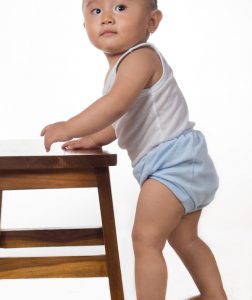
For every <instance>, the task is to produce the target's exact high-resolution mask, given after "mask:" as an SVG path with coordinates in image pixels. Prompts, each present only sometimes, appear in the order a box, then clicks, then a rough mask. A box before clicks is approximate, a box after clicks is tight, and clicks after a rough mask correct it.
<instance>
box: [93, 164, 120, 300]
mask: <svg viewBox="0 0 252 300" xmlns="http://www.w3.org/2000/svg"><path fill="white" fill-rule="evenodd" d="M97 183H98V193H99V201H100V209H101V219H102V228H103V236H104V244H105V250H106V260H107V263H108V264H107V269H108V277H109V285H110V293H111V299H112V300H123V299H124V296H123V286H122V277H121V268H120V260H119V253H118V244H117V237H116V226H115V219H114V210H113V202H112V194H111V187H110V178H109V169H108V168H106V167H104V168H99V171H98V172H97Z"/></svg>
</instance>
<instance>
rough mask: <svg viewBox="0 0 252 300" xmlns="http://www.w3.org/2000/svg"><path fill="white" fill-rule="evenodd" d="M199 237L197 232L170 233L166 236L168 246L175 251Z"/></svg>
mask: <svg viewBox="0 0 252 300" xmlns="http://www.w3.org/2000/svg"><path fill="white" fill-rule="evenodd" d="M198 239H199V237H198V235H197V234H189V235H178V234H171V235H170V236H169V238H168V242H169V244H170V246H171V247H172V248H173V249H174V250H177V251H183V250H185V249H186V248H187V247H190V246H191V245H193V244H194V243H195V242H196V241H197V240H198Z"/></svg>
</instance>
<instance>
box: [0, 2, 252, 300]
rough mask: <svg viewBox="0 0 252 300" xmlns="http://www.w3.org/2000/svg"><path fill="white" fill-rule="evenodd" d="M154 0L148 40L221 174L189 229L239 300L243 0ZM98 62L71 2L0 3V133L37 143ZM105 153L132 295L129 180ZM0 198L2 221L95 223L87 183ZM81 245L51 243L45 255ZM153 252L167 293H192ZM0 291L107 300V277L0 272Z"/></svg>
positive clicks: (244, 194)
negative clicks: (196, 228) (22, 276)
mask: <svg viewBox="0 0 252 300" xmlns="http://www.w3.org/2000/svg"><path fill="white" fill-rule="evenodd" d="M159 2H160V9H161V10H162V11H163V14H164V18H163V21H162V23H161V25H160V28H159V30H158V31H157V32H156V33H155V34H154V35H153V36H152V37H151V39H150V42H153V43H155V44H156V46H157V47H158V48H159V49H160V50H161V52H163V54H164V55H165V56H166V58H167V61H168V62H169V64H170V65H171V67H172V68H173V70H174V74H175V77H176V79H177V81H178V83H179V86H180V88H181V89H182V91H183V93H184V95H185V97H186V99H187V102H188V106H189V109H190V116H191V120H193V121H195V122H196V128H197V129H200V130H202V131H203V132H204V134H205V136H206V138H207V141H208V147H209V151H210V153H211V155H212V157H213V159H214V161H215V164H216V167H217V169H218V171H219V176H220V180H221V186H220V189H219V191H218V193H217V195H216V199H215V201H214V202H213V203H212V204H211V205H210V206H209V207H207V208H206V209H205V210H204V212H203V216H202V219H201V222H200V235H201V236H202V237H203V238H204V239H205V240H206V241H207V243H208V244H209V246H210V247H211V248H212V250H213V251H214V253H215V255H216V259H217V261H218V264H219V267H220V270H221V273H222V277H223V281H224V285H225V288H226V290H227V293H228V296H229V299H231V300H251V299H252V279H251V278H252V259H251V253H252V241H251V226H252V204H251V201H252V176H251V167H252V164H251V163H252V159H251V153H252V142H251V137H252V124H251V112H252V105H251V100H252V59H251V53H252V41H251V36H252V2H251V0H222V1H219V0H212V1H202V0H194V1H189V0H176V1H167V0H160V1H159ZM107 67H108V66H107V62H106V60H105V57H104V55H103V53H100V52H99V51H98V50H97V49H95V48H93V46H92V45H91V44H90V43H89V41H88V39H87V37H86V34H85V31H84V28H83V17H82V12H81V0H74V1H66V0H43V1H38V0H22V1H20V0H0V140H4V139H31V138H32V139H34V138H36V139H39V134H40V131H41V129H42V128H43V127H44V126H45V125H47V124H48V123H51V122H55V121H59V120H64V119H67V118H69V117H71V116H72V115H74V114H77V113H78V112H79V111H81V110H82V109H84V108H85V107H86V106H88V105H89V104H90V103H92V102H93V101H94V100H95V99H97V98H98V97H99V96H100V95H101V89H102V85H103V78H104V75H105V73H106V70H107ZM41 143H42V139H41ZM0 147H1V143H0ZM53 147H59V145H55V146H53ZM105 149H106V150H109V151H111V152H116V153H117V154H118V166H117V167H113V168H111V181H112V189H113V198H114V209H115V217H116V225H117V233H118V242H119V251H120V257H121V268H122V275H123V283H124V290H125V298H126V300H134V299H135V294H134V272H133V271H134V260H133V250H132V245H131V228H132V225H133V220H134V213H135V207H136V201H137V195H138V191H139V188H138V185H137V183H136V182H135V179H134V178H133V176H132V173H131V166H130V161H129V159H128V158H127V155H126V153H125V152H124V151H121V150H120V149H118V147H117V145H116V143H113V144H112V145H109V146H107V147H105ZM3 199H4V200H3V213H2V226H3V227H5V228H9V227H40V226H41V227H47V226H48V227H52V226H57V227H59V226H63V227H64V226H66V227H67V226H84V227H85V226H86V225H92V226H93V225H97V224H100V217H99V214H98V213H97V212H98V202H97V201H98V200H97V195H96V192H95V191H93V190H90V191H87V190H75V191H74V190H67V191H64V192H62V191H57V190H56V191H20V192H5V193H4V198H3ZM95 250H96V252H98V253H100V252H99V251H101V252H102V251H103V249H95ZM83 251H84V250H83V249H79V250H74V249H69V248H68V249H66V250H62V251H60V250H58V249H56V250H55V249H54V253H55V255H57V254H58V253H60V254H61V253H62V255H67V254H69V253H72V254H76V255H81V253H83ZM90 251H91V250H90ZM96 252H95V253H96ZM16 253H17V252H15V251H8V252H6V251H5V250H1V253H0V255H2V256H8V255H15V254H16ZM21 253H22V255H38V254H39V255H43V254H45V251H42V250H35V249H33V250H32V251H31V252H29V253H28V254H27V251H26V252H23V251H22V252H21ZM92 253H94V251H92ZM18 254H20V251H19V252H18ZM164 255H165V259H166V261H167V264H168V269H169V283H168V292H167V297H168V299H172V300H181V299H185V298H186V297H189V296H191V295H193V294H196V293H197V290H196V288H195V286H194V284H193V282H192V280H191V279H190V277H189V275H188V273H187V271H186V270H185V269H184V267H183V265H182V264H181V262H180V261H179V260H178V259H177V257H176V255H175V254H174V252H173V251H172V249H171V248H170V247H169V246H168V245H167V246H166V247H165V249H164ZM0 294H1V298H2V299H4V300H14V299H26V300H29V299H35V298H36V299H45V298H46V297H47V298H48V299H71V300H77V299H87V300H92V299H94V300H100V299H102V300H107V299H109V292H108V285H107V279H71V280H68V279H64V280H62V279H61V280H26V281H24V280H16V281H6V280H2V281H0Z"/></svg>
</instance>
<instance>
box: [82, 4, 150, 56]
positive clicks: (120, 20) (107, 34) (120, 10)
mask: <svg viewBox="0 0 252 300" xmlns="http://www.w3.org/2000/svg"><path fill="white" fill-rule="evenodd" d="M83 13H84V20H85V28H86V30H87V34H88V37H89V39H90V41H91V42H92V43H93V45H94V46H95V47H97V48H98V49H100V50H102V51H103V52H104V53H106V54H110V55H113V54H119V53H123V52H124V51H126V50H127V49H129V48H131V47H132V46H134V45H136V44H138V43H140V42H145V41H146V40H147V39H148V36H149V33H150V32H151V25H152V24H151V14H152V10H151V8H150V5H149V2H148V1H147V0H84V3H83Z"/></svg>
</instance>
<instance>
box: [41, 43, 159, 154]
mask: <svg viewBox="0 0 252 300" xmlns="http://www.w3.org/2000/svg"><path fill="white" fill-rule="evenodd" d="M156 61H157V54H156V53H155V52H154V51H153V50H152V49H150V48H140V49H138V50H136V51H134V52H132V53H131V54H129V55H128V56H126V57H125V58H124V60H123V61H122V62H121V64H120V66H119V68H118V71H117V76H116V80H115V82H114V84H113V86H112V88H111V90H110V92H109V93H108V94H107V95H105V96H103V97H101V98H99V99H98V100H97V101H95V102H94V103H93V104H92V105H90V106H89V107H88V108H87V109H85V110H84V111H82V112H81V113H80V114H78V115H76V116H74V117H73V118H71V119H69V120H68V121H65V122H58V123H54V124H51V125H48V126H46V127H45V128H44V129H43V130H42V132H41V135H42V136H44V137H45V141H44V142H45V147H46V150H47V151H49V150H50V147H51V144H52V143H54V142H59V141H67V140H71V139H72V138H74V137H83V136H88V135H91V134H93V133H95V132H98V131H100V130H102V129H104V128H106V127H108V126H110V125H111V124H112V123H114V122H115V121H116V120H117V119H118V118H120V117H121V116H122V115H123V114H125V113H126V112H127V110H128V109H129V108H130V106H131V105H132V104H133V102H134V101H135V100H136V98H137V96H138V95H139V94H140V93H141V91H142V90H143V89H145V88H146V87H147V86H149V84H150V82H151V81H152V79H153V77H154V75H155V74H156V72H157V68H158V67H157V64H156V63H155V62H156ZM158 63H159V64H160V61H159V62H158Z"/></svg>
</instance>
